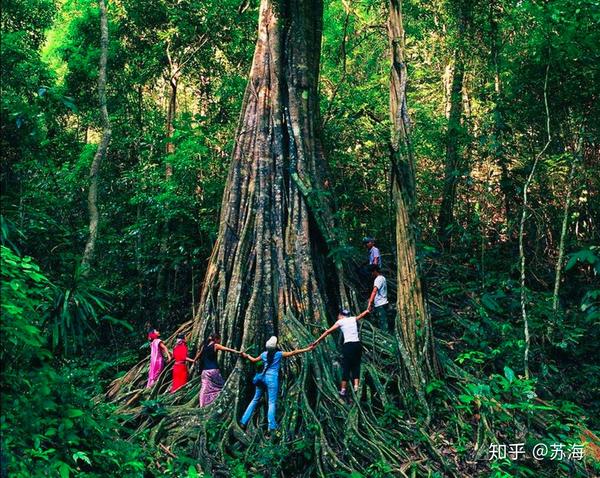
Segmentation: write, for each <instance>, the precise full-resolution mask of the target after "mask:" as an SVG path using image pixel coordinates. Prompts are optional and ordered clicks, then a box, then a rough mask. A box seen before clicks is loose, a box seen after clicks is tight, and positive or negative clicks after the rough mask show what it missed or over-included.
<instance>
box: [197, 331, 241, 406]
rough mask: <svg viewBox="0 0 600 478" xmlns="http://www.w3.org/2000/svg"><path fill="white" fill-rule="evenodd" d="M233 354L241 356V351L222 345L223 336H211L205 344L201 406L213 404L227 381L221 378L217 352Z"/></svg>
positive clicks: (214, 334)
mask: <svg viewBox="0 0 600 478" xmlns="http://www.w3.org/2000/svg"><path fill="white" fill-rule="evenodd" d="M219 350H222V351H224V352H231V353H234V354H239V353H240V351H239V350H234V349H230V348H229V347H225V346H224V345H221V336H220V335H219V334H217V333H213V334H211V335H210V336H209V337H208V338H207V339H206V341H205V343H204V348H203V350H202V375H201V383H202V385H201V387H200V406H201V407H206V406H207V405H209V404H211V403H212V402H213V401H214V400H215V399H216V398H217V397H218V396H219V393H221V390H222V389H223V385H224V384H225V380H223V377H222V376H221V371H220V370H219V364H218V362H217V352H218V351H219Z"/></svg>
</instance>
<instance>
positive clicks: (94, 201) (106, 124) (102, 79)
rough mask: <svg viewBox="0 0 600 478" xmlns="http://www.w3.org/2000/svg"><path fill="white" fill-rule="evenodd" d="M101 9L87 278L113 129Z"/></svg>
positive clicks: (102, 5)
mask: <svg viewBox="0 0 600 478" xmlns="http://www.w3.org/2000/svg"><path fill="white" fill-rule="evenodd" d="M98 4H99V7H100V64H99V72H98V100H99V103H100V115H101V118H102V137H101V138H100V143H99V144H98V149H97V150H96V154H95V155H94V159H93V160H92V165H91V166H90V175H89V178H90V188H89V190H88V211H89V216H90V225H89V235H88V239H87V242H86V244H85V249H84V251H83V257H82V258H81V266H80V267H81V273H82V275H84V276H86V275H88V274H89V271H90V264H91V261H92V258H93V257H94V249H95V247H96V238H97V237H98V221H99V214H98V171H99V170H100V165H101V163H102V160H103V159H104V157H105V156H106V150H107V149H108V144H109V142H110V136H111V133H112V131H111V129H110V119H109V117H108V110H107V107H106V61H107V57H108V18H107V14H106V3H105V0H99V2H98Z"/></svg>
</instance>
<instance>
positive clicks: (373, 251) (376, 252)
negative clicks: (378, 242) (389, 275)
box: [369, 246, 381, 267]
mask: <svg viewBox="0 0 600 478" xmlns="http://www.w3.org/2000/svg"><path fill="white" fill-rule="evenodd" d="M376 257H377V259H378V261H377V265H378V266H379V267H381V255H380V254H379V249H377V248H376V247H375V246H373V247H371V249H370V250H369V264H375V258H376Z"/></svg>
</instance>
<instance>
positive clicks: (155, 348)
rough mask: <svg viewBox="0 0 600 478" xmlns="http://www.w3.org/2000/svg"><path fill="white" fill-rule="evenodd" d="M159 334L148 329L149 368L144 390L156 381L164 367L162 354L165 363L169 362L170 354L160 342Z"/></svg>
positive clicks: (154, 330)
mask: <svg viewBox="0 0 600 478" xmlns="http://www.w3.org/2000/svg"><path fill="white" fill-rule="evenodd" d="M159 337H160V332H159V331H158V330H156V329H150V332H148V340H149V341H150V368H149V369H148V384H147V385H146V388H150V387H152V385H154V383H155V382H156V381H157V380H158V376H159V375H160V372H162V370H163V368H164V367H165V360H164V358H163V354H165V355H166V356H167V362H168V361H170V360H171V354H170V353H169V349H167V346H166V345H165V344H163V342H162V340H160V338H159Z"/></svg>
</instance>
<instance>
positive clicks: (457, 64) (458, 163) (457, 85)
mask: <svg viewBox="0 0 600 478" xmlns="http://www.w3.org/2000/svg"><path fill="white" fill-rule="evenodd" d="M464 74H465V66H464V60H463V53H462V52H461V51H459V49H456V51H455V53H454V71H453V75H452V86H451V89H450V108H449V109H450V113H449V115H448V129H447V132H446V158H445V162H444V187H443V190H442V203H441V205H440V214H439V218H438V236H439V238H440V242H441V244H442V245H443V246H444V248H445V249H448V248H449V247H450V242H451V238H452V231H451V229H452V226H453V225H454V202H455V200H456V188H457V185H458V180H459V177H460V174H461V168H462V166H463V165H462V158H461V153H460V136H461V131H462V128H461V119H462V115H463V99H462V89H463V80H464Z"/></svg>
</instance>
